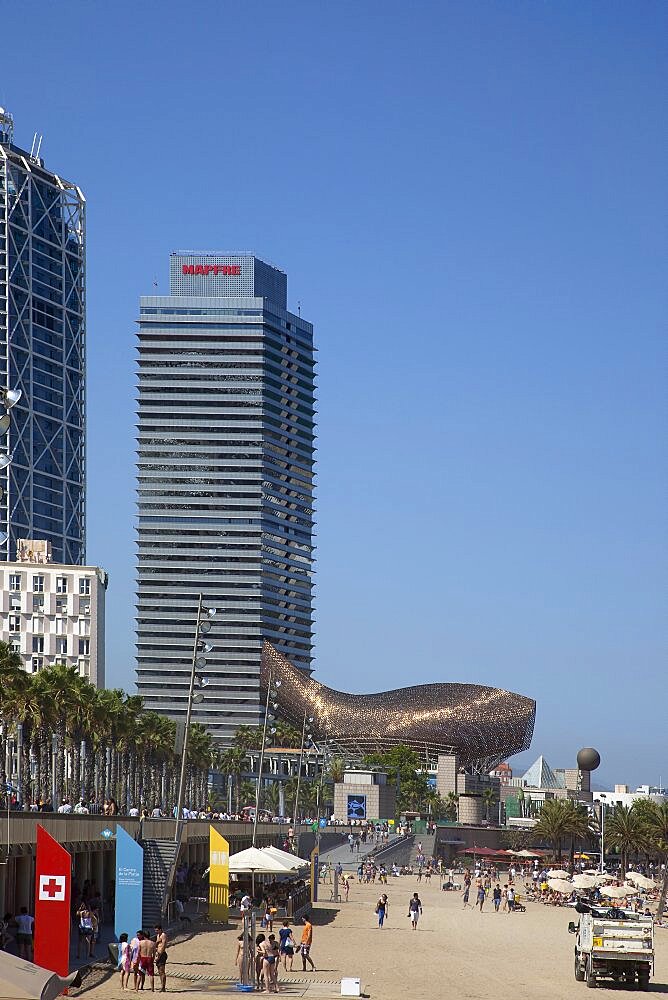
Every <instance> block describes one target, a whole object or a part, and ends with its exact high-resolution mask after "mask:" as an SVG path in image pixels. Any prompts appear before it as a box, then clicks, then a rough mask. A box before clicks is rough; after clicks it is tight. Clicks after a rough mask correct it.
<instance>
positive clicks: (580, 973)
mask: <svg viewBox="0 0 668 1000" xmlns="http://www.w3.org/2000/svg"><path fill="white" fill-rule="evenodd" d="M584 977H585V974H584V970H583V968H582V966H581V965H580V956H579V955H578V953H577V952H576V953H575V978H576V979H577V981H578V982H579V983H584Z"/></svg>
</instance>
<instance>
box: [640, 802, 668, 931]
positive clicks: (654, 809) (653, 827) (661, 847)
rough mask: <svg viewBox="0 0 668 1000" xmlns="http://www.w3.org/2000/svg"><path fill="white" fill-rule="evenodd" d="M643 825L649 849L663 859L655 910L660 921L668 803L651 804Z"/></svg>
mask: <svg viewBox="0 0 668 1000" xmlns="http://www.w3.org/2000/svg"><path fill="white" fill-rule="evenodd" d="M638 801H640V800H638ZM634 805H635V803H634ZM644 824H645V831H646V835H647V840H648V842H649V845H650V847H651V848H652V849H653V850H655V851H657V853H658V854H659V857H661V858H663V879H662V881H661V891H660V893H659V902H658V904H657V908H656V918H657V920H661V919H662V917H663V911H664V909H665V906H666V896H667V895H668V802H662V803H661V804H659V803H658V802H652V803H651V809H649V810H647V812H646V813H645V818H644Z"/></svg>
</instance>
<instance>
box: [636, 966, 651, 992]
mask: <svg viewBox="0 0 668 1000" xmlns="http://www.w3.org/2000/svg"><path fill="white" fill-rule="evenodd" d="M638 989H639V990H644V991H645V992H647V990H648V989H649V969H639V970H638Z"/></svg>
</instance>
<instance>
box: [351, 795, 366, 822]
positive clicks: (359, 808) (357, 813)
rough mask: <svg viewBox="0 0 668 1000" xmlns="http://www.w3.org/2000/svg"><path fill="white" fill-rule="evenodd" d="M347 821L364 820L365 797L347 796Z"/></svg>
mask: <svg viewBox="0 0 668 1000" xmlns="http://www.w3.org/2000/svg"><path fill="white" fill-rule="evenodd" d="M348 819H366V795H349V796H348Z"/></svg>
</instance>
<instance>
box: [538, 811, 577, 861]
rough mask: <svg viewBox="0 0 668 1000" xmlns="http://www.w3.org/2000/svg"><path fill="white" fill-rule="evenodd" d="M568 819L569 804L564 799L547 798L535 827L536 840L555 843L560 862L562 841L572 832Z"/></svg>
mask: <svg viewBox="0 0 668 1000" xmlns="http://www.w3.org/2000/svg"><path fill="white" fill-rule="evenodd" d="M568 820H569V812H568V805H567V802H566V801H565V800H564V799H546V801H545V802H544V803H543V808H542V809H541V811H540V815H539V817H538V822H537V823H536V825H535V826H534V828H533V835H534V840H536V841H545V842H546V843H548V844H552V845H553V847H554V849H555V852H556V855H557V862H558V863H559V862H561V845H562V841H563V839H564V837H566V836H567V835H568V833H569V832H570V830H569V824H568Z"/></svg>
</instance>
